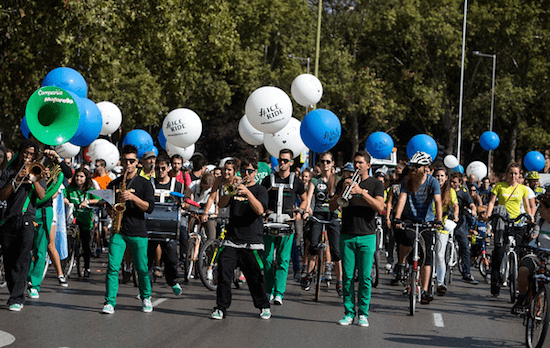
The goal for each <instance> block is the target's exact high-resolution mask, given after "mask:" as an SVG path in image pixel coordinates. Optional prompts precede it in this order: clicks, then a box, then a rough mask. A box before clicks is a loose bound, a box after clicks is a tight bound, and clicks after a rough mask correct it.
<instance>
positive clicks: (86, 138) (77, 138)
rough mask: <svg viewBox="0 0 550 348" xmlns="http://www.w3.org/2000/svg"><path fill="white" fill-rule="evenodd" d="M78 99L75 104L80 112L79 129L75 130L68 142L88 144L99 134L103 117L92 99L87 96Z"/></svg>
mask: <svg viewBox="0 0 550 348" xmlns="http://www.w3.org/2000/svg"><path fill="white" fill-rule="evenodd" d="M79 99H80V100H77V102H76V105H78V111H79V113H80V121H79V124H78V128H79V129H81V131H80V132H79V131H78V130H77V131H76V134H75V135H74V136H73V137H72V138H71V140H69V142H70V143H71V144H73V145H77V146H88V145H90V144H91V143H92V142H93V141H94V140H96V139H97V137H98V136H99V133H100V132H101V127H102V126H103V118H102V117H101V111H100V110H99V108H98V107H97V105H96V104H95V103H94V102H93V101H91V100H90V99H87V98H79Z"/></svg>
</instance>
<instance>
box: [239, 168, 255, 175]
mask: <svg viewBox="0 0 550 348" xmlns="http://www.w3.org/2000/svg"><path fill="white" fill-rule="evenodd" d="M255 170H256V169H241V174H246V175H248V174H252V173H254V171H255Z"/></svg>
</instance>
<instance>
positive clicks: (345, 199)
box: [336, 169, 361, 208]
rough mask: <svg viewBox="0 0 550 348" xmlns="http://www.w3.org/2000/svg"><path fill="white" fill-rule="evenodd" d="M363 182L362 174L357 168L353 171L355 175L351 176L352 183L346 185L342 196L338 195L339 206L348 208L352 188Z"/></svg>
mask: <svg viewBox="0 0 550 348" xmlns="http://www.w3.org/2000/svg"><path fill="white" fill-rule="evenodd" d="M359 182H361V175H360V174H359V169H356V170H355V172H354V173H353V176H352V177H351V184H350V185H349V186H348V187H346V189H345V190H344V192H343V193H342V196H340V197H338V199H337V200H336V202H337V203H338V205H339V206H341V207H342V208H346V207H347V206H348V205H349V200H350V198H351V189H352V188H353V185H355V184H359Z"/></svg>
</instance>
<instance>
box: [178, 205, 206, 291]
mask: <svg viewBox="0 0 550 348" xmlns="http://www.w3.org/2000/svg"><path fill="white" fill-rule="evenodd" d="M202 214H204V212H202V211H201V210H199V209H191V207H190V209H189V210H188V211H187V212H185V216H187V217H189V224H188V236H189V238H188V239H187V253H186V256H185V273H184V276H183V278H184V281H186V282H187V281H189V279H192V278H193V277H194V276H195V275H197V273H199V272H198V269H197V267H196V264H197V260H199V253H200V249H201V246H202V245H203V244H204V241H205V240H206V239H208V237H207V236H206V231H205V228H204V226H203V225H202V222H201V215H202ZM199 277H200V276H199Z"/></svg>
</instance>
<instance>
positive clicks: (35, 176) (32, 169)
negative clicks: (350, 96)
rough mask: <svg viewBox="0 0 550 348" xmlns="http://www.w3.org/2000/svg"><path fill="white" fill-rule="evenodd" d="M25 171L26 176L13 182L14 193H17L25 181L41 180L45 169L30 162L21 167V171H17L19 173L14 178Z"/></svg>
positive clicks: (36, 163)
mask: <svg viewBox="0 0 550 348" xmlns="http://www.w3.org/2000/svg"><path fill="white" fill-rule="evenodd" d="M24 169H26V171H27V174H26V175H25V176H24V177H23V178H21V180H19V181H16V182H14V189H13V191H14V192H17V190H19V188H20V187H21V185H23V184H24V183H25V182H27V181H29V180H30V181H40V180H42V176H43V175H44V172H45V170H46V168H44V166H43V165H42V164H40V163H38V162H32V163H25V164H23V166H21V169H19V172H18V173H17V175H16V176H15V177H16V178H17V177H18V176H19V174H21V172H22V171H23V170H24Z"/></svg>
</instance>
